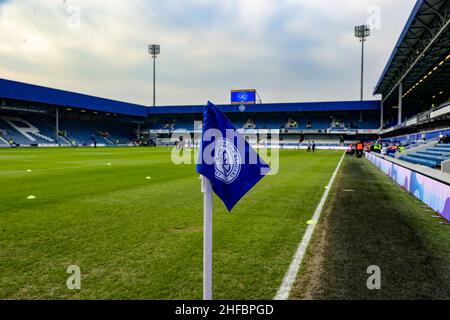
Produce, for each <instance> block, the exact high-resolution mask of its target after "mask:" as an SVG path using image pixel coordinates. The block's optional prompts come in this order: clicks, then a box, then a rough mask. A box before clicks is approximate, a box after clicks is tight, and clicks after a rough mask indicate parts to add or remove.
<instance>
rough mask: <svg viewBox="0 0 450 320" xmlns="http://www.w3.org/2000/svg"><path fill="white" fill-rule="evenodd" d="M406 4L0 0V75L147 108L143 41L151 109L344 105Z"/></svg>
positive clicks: (379, 57) (370, 83)
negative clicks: (248, 102)
mask: <svg viewBox="0 0 450 320" xmlns="http://www.w3.org/2000/svg"><path fill="white" fill-rule="evenodd" d="M414 3H415V0H341V1H339V0H127V1H125V0H108V1H106V0H27V1H23V0H0V78H6V79H12V80H18V81H23V82H31V83H35V84H40V85H45V86H52V87H56V88H61V89H66V90H73V91H77V92H83V93H87V94H92V95H96V96H102V97H107V98H112V99H117V100H123V101H129V102H136V103H141V104H146V105H149V104H151V103H152V63H151V58H150V56H149V55H148V53H147V45H148V44H149V43H158V44H160V45H161V51H162V52H161V55H160V57H159V58H158V60H157V78H158V79H157V85H158V88H157V104H159V105H174V104H203V103H205V101H206V100H211V101H214V102H216V103H228V102H229V90H230V89H239V88H256V89H257V90H258V92H259V93H260V95H261V97H262V99H263V102H296V101H331V100H356V99H358V98H359V70H360V69H359V68H360V43H359V42H358V41H357V39H355V38H354V35H353V27H354V25H358V24H365V23H369V24H371V25H372V26H373V27H374V28H376V30H374V31H373V34H372V36H371V38H370V39H369V41H368V42H367V43H366V44H367V45H366V48H367V50H366V53H367V55H366V59H367V60H366V61H367V63H366V82H365V83H366V88H365V97H366V98H372V91H373V88H374V86H375V84H376V82H377V80H378V78H379V76H380V74H381V72H382V70H383V68H384V66H385V64H386V62H387V59H388V57H389V55H390V53H391V51H392V49H393V47H394V44H395V42H396V41H397V39H398V37H399V34H400V32H401V30H402V28H403V26H404V24H405V23H406V20H407V18H408V16H409V14H410V12H411V10H412V8H413V6H414Z"/></svg>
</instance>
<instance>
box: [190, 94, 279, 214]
mask: <svg viewBox="0 0 450 320" xmlns="http://www.w3.org/2000/svg"><path fill="white" fill-rule="evenodd" d="M269 171H270V167H269V165H268V164H266V163H265V162H264V160H262V159H261V158H260V157H259V155H258V154H257V153H256V151H255V150H253V148H252V147H251V146H250V145H249V144H248V142H247V141H246V140H245V139H244V138H243V137H242V136H241V134H240V133H239V132H238V131H237V130H236V128H235V127H234V126H233V124H232V123H231V121H230V120H229V119H228V118H227V117H226V116H225V115H224V114H223V113H222V112H221V111H220V110H219V109H218V108H217V107H216V106H214V105H213V104H212V103H211V102H208V105H207V106H206V108H205V111H204V114H203V130H202V143H201V147H200V154H199V160H198V163H197V172H198V173H200V174H201V175H202V176H204V177H206V178H208V179H209V181H210V182H211V186H212V189H213V191H214V192H215V193H216V194H217V196H219V198H220V199H222V201H223V202H224V203H225V206H226V207H227V209H228V211H231V210H232V209H233V207H234V206H235V205H236V204H237V203H238V202H239V200H241V198H242V197H243V196H244V195H245V194H246V193H247V192H248V191H250V189H252V188H253V187H254V186H255V185H256V184H257V183H258V182H259V181H260V180H261V179H262V178H263V177H264V176H265V175H267V174H268V173H269Z"/></svg>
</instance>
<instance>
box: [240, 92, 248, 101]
mask: <svg viewBox="0 0 450 320" xmlns="http://www.w3.org/2000/svg"><path fill="white" fill-rule="evenodd" d="M238 99H239V101H247V100H248V93H247V92H239V94H238Z"/></svg>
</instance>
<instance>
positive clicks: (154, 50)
mask: <svg viewBox="0 0 450 320" xmlns="http://www.w3.org/2000/svg"><path fill="white" fill-rule="evenodd" d="M148 53H149V54H151V55H152V58H153V107H156V57H157V56H158V54H160V53H161V48H160V46H159V44H151V45H149V46H148Z"/></svg>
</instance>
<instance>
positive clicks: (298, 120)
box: [0, 79, 381, 147]
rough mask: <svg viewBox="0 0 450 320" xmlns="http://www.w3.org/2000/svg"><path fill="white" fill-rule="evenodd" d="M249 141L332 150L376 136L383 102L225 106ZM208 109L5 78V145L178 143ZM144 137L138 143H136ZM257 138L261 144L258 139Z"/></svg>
mask: <svg viewBox="0 0 450 320" xmlns="http://www.w3.org/2000/svg"><path fill="white" fill-rule="evenodd" d="M218 107H219V108H220V109H222V110H223V111H224V112H225V113H226V114H227V115H228V117H229V118H230V119H231V120H232V121H233V122H234V124H235V125H236V127H238V128H240V130H241V131H242V132H243V133H244V134H245V133H248V134H249V135H250V134H252V135H256V137H257V135H258V133H259V132H260V131H267V130H268V129H270V130H276V131H277V132H278V133H279V134H280V135H281V139H282V141H283V143H282V144H283V145H284V144H286V145H288V144H295V145H299V143H300V142H302V141H304V140H307V139H315V140H318V142H319V143H320V142H322V143H324V144H327V145H329V146H333V145H336V146H337V145H339V144H340V142H341V140H342V138H344V139H349V140H355V139H360V138H361V136H364V137H365V136H374V135H376V134H378V129H379V127H380V123H379V118H380V109H381V107H380V102H379V101H362V102H361V101H342V102H309V103H274V104H240V105H236V104H231V103H230V104H228V105H219V106H218ZM202 113H203V106H201V105H196V106H164V107H148V106H143V105H136V104H131V103H126V102H119V101H115V100H110V99H104V98H98V97H93V96H89V95H84V94H80V93H74V92H68V91H63V90H57V89H52V88H47V87H42V86H37V85H32V84H26V83H21V82H16V81H11V80H5V79H0V130H2V134H1V136H0V145H1V146H4V147H6V146H10V145H11V143H10V142H11V141H13V142H14V144H15V145H19V146H54V145H60V146H71V145H91V144H92V143H93V142H94V141H95V142H96V143H98V145H99V146H114V145H135V144H136V141H137V140H139V141H144V144H145V143H147V142H149V141H154V142H155V143H157V144H158V143H160V144H163V145H167V144H170V143H173V141H172V139H171V136H172V133H173V132H178V131H180V130H186V131H188V132H189V133H191V134H193V133H194V132H195V131H196V130H199V128H196V127H195V122H196V121H197V122H198V121H201V119H202ZM138 137H139V138H138ZM256 139H257V138H256Z"/></svg>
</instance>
